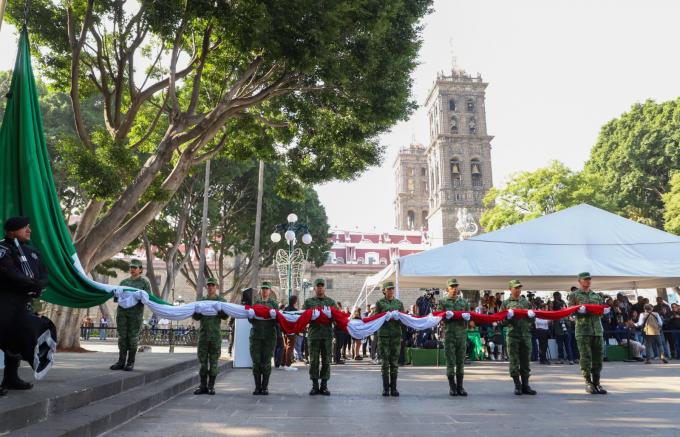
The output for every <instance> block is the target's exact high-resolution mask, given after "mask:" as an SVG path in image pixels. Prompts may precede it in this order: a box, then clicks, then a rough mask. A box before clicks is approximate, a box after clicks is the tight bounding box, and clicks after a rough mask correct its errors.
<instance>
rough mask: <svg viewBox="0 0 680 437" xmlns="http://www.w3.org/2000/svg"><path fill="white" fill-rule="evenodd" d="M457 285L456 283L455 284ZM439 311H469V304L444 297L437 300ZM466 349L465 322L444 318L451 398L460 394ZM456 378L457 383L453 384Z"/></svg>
mask: <svg viewBox="0 0 680 437" xmlns="http://www.w3.org/2000/svg"><path fill="white" fill-rule="evenodd" d="M449 285H452V286H453V285H455V286H457V285H458V282H455V284H451V283H450V284H449ZM439 309H440V310H442V311H470V303H469V302H468V301H467V299H465V298H463V297H462V296H456V297H455V298H453V299H452V298H449V297H445V298H443V299H440V300H439ZM466 347H467V322H466V321H465V320H463V319H458V320H454V319H450V320H447V319H446V318H444V354H445V355H446V377H447V378H448V380H449V387H450V391H449V394H451V396H456V395H458V394H460V392H459V389H458V386H460V391H461V392H462V383H463V375H464V374H465V367H464V366H465V349H466ZM454 378H457V380H458V381H457V382H454ZM463 396H464V395H463Z"/></svg>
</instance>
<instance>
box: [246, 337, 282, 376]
mask: <svg viewBox="0 0 680 437" xmlns="http://www.w3.org/2000/svg"><path fill="white" fill-rule="evenodd" d="M275 347H276V336H274V335H272V336H271V337H267V338H251V339H250V358H251V359H252V360H253V375H255V376H259V375H265V376H269V375H270V374H271V373H272V357H273V356H274V348H275Z"/></svg>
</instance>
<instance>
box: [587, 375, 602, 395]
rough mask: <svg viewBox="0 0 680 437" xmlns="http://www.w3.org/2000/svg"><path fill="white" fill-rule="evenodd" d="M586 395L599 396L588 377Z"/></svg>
mask: <svg viewBox="0 0 680 437" xmlns="http://www.w3.org/2000/svg"><path fill="white" fill-rule="evenodd" d="M586 393H588V394H589V395H596V394H599V393H598V392H597V387H595V384H593V380H592V379H590V375H588V376H586Z"/></svg>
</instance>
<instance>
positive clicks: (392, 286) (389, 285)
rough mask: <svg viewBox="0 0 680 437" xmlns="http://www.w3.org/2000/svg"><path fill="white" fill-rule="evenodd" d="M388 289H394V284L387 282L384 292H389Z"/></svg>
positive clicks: (384, 285)
mask: <svg viewBox="0 0 680 437" xmlns="http://www.w3.org/2000/svg"><path fill="white" fill-rule="evenodd" d="M388 288H394V282H385V283H384V284H383V290H387V289H388Z"/></svg>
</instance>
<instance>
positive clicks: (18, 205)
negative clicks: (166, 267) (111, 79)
mask: <svg viewBox="0 0 680 437" xmlns="http://www.w3.org/2000/svg"><path fill="white" fill-rule="evenodd" d="M17 215H23V216H27V217H29V218H30V219H31V230H32V233H31V244H32V245H33V246H36V247H37V248H38V249H39V250H40V252H41V254H42V260H43V262H44V263H45V265H46V266H47V269H48V271H49V286H48V288H47V290H46V291H45V293H43V295H42V298H43V299H44V300H45V301H47V302H52V303H55V304H59V305H65V306H68V307H74V308H89V307H92V306H95V305H99V304H101V303H103V302H106V301H107V300H108V299H109V298H111V297H112V294H111V291H112V289H113V288H114V287H113V286H109V285H105V284H99V283H96V282H94V281H92V280H91V279H90V278H88V277H87V276H86V275H85V273H84V272H83V270H82V267H81V265H80V261H79V260H78V256H77V254H76V250H75V247H74V246H73V242H72V240H71V235H70V234H69V231H68V228H67V227H66V223H65V222H64V217H63V216H62V212H61V207H60V206H59V199H58V197H57V191H56V188H55V186H54V180H53V179H52V169H51V167H50V157H49V155H48V154H47V145H46V143H45V135H44V133H43V128H42V121H41V117H40V107H39V105H38V94H37V90H36V87H35V79H34V77H33V70H32V69H31V54H30V50H29V43H28V31H27V30H26V29H25V28H24V29H23V30H22V31H21V36H20V39H19V51H18V53H17V58H16V63H15V65H14V72H13V75H12V83H11V85H10V91H9V93H8V94H7V108H6V111H5V115H4V118H3V120H2V128H0V221H2V222H4V221H5V220H6V219H7V218H9V217H12V216H17ZM150 298H151V300H153V301H156V302H158V303H164V302H163V301H161V300H160V299H158V298H156V297H155V296H150Z"/></svg>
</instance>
